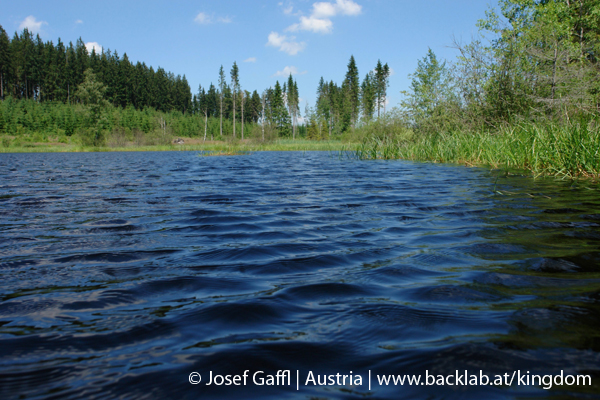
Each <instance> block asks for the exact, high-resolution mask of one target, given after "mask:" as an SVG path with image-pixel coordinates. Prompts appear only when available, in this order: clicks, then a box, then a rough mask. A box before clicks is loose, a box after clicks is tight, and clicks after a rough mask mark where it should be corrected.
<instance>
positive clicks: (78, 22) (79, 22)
mask: <svg viewBox="0 0 600 400" xmlns="http://www.w3.org/2000/svg"><path fill="white" fill-rule="evenodd" d="M75 23H76V24H83V20H81V19H78V20H77V21H75Z"/></svg>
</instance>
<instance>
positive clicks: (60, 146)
mask: <svg viewBox="0 0 600 400" xmlns="http://www.w3.org/2000/svg"><path fill="white" fill-rule="evenodd" d="M183 139H184V142H185V143H184V144H174V143H172V144H168V145H151V146H135V145H128V146H123V147H109V146H101V147H93V146H82V145H77V144H64V143H36V144H28V145H27V146H19V147H0V153H81V152H125V151H207V152H217V153H232V154H234V153H243V152H255V151H340V150H346V149H347V148H348V144H344V143H342V142H341V141H339V140H330V141H314V140H301V139H297V140H291V139H280V140H275V141H271V142H260V141H249V140H246V141H234V142H224V141H213V142H206V143H202V142H200V143H198V142H197V141H191V140H190V139H189V138H183ZM190 142H191V143H190Z"/></svg>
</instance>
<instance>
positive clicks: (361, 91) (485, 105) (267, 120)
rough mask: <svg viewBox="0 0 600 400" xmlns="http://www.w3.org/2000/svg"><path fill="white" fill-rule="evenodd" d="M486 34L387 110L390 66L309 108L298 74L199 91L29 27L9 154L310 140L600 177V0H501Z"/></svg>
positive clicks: (2, 69)
mask: <svg viewBox="0 0 600 400" xmlns="http://www.w3.org/2000/svg"><path fill="white" fill-rule="evenodd" d="M477 25H478V27H479V33H478V35H477V36H475V37H473V38H472V39H471V40H470V41H469V42H466V43H465V42H462V41H461V40H459V39H453V40H452V39H449V40H451V46H452V47H454V48H455V49H456V54H457V56H456V58H455V59H453V60H441V59H438V57H437V56H436V54H435V53H434V51H432V50H431V49H429V50H426V51H424V57H423V58H422V59H420V60H419V61H418V64H417V68H416V70H415V71H414V73H413V74H411V75H410V77H409V78H410V80H411V81H410V82H411V83H410V87H409V88H408V90H406V91H404V92H402V95H403V98H402V100H401V102H400V104H398V105H397V106H396V107H393V108H389V107H388V108H389V109H386V100H387V90H388V85H389V77H390V68H389V66H388V65H387V64H384V63H382V62H381V61H378V62H377V64H376V65H374V66H373V69H372V70H370V71H369V72H368V73H367V74H365V75H364V76H363V78H362V81H361V76H360V75H359V71H358V68H357V65H356V60H355V59H354V57H353V56H350V58H349V61H348V64H347V72H346V74H345V76H344V77H340V78H342V79H341V83H336V82H334V81H333V80H326V79H324V78H323V77H322V78H321V80H320V82H319V83H318V86H317V88H316V95H317V96H316V102H315V104H314V105H313V106H306V107H305V109H304V110H300V107H299V88H298V86H297V83H296V81H295V80H294V77H293V76H291V75H290V77H289V78H288V79H287V80H284V81H283V82H281V83H280V82H279V81H278V82H276V84H275V85H274V86H273V87H269V88H265V89H258V90H252V91H250V90H246V88H243V87H242V85H241V84H240V82H242V81H243V77H241V76H240V72H239V68H238V66H237V64H236V63H234V64H233V65H232V66H231V68H230V69H229V68H228V70H229V71H227V70H226V69H225V68H224V67H223V66H221V68H220V69H219V71H218V72H217V73H216V76H215V78H216V84H213V83H212V82H211V83H209V84H206V85H205V86H200V87H199V88H198V89H197V91H196V92H195V93H192V90H191V89H190V87H189V84H188V82H187V79H186V77H185V75H184V76H179V75H177V76H175V75H174V74H173V73H171V72H167V71H165V70H164V69H162V68H160V67H158V68H157V69H156V70H155V69H154V68H153V67H148V66H147V65H146V64H145V63H143V62H136V63H135V65H134V64H133V63H131V62H130V61H129V59H128V57H127V54H126V53H123V56H122V57H121V56H119V53H118V52H117V51H111V50H109V49H107V50H103V51H102V52H101V54H96V52H95V51H94V50H92V51H91V53H89V52H88V51H87V49H86V48H85V45H84V42H83V40H82V39H79V40H77V41H76V43H75V45H73V44H72V43H69V44H68V45H65V44H64V43H63V42H62V41H61V40H60V39H58V40H57V43H56V45H55V44H53V43H52V42H51V41H50V42H46V43H44V42H43V41H42V40H41V39H40V37H39V36H36V37H34V36H33V35H32V34H31V33H30V32H28V31H27V30H24V31H23V32H21V33H15V34H14V36H13V38H12V39H10V38H9V36H8V34H7V33H6V32H5V31H4V30H3V29H2V28H0V95H1V97H2V99H3V101H2V102H0V135H2V138H3V139H2V145H3V146H4V147H8V148H17V147H22V146H28V145H31V143H39V142H48V141H57V142H63V143H67V142H69V143H79V144H81V145H86V146H111V147H123V146H126V145H128V144H138V145H140V144H167V143H171V141H172V138H173V137H175V136H182V137H189V138H201V139H202V140H203V141H217V140H219V141H220V140H238V139H256V140H260V141H269V140H273V139H280V138H289V139H292V140H294V139H297V138H302V139H307V140H338V141H339V140H343V141H345V142H347V143H355V144H357V145H358V147H357V148H358V149H359V155H360V157H363V158H397V157H400V158H411V159H422V160H431V161H442V162H448V161H451V162H466V163H471V164H491V165H500V164H504V165H506V166H507V167H508V166H511V165H518V166H520V167H525V168H530V169H533V170H541V171H543V170H545V169H548V165H550V164H553V163H554V164H556V163H557V161H556V160H557V159H558V158H561V157H562V156H561V157H558V156H556V154H559V155H564V154H566V153H569V154H573V155H574V156H573V157H575V156H576V157H581V155H582V154H585V159H580V158H575V159H573V157H571V156H569V157H566V156H565V157H564V158H565V160H567V159H568V165H563V164H560V163H559V166H558V167H556V170H557V171H562V170H564V171H569V173H571V174H575V175H577V174H580V173H581V174H592V175H594V174H597V173H598V171H600V161H599V159H600V155H599V154H598V153H599V150H598V137H599V133H598V132H599V131H598V130H599V127H598V125H599V124H598V118H599V116H600V63H599V62H598V55H599V53H600V0H500V1H499V7H498V8H497V9H490V10H489V11H488V12H486V14H485V16H483V18H482V19H481V20H479V21H478V23H477ZM207 78H209V77H207ZM303 90H309V89H303ZM574 132H578V133H577V135H579V136H578V138H575V137H574V136H573V135H574ZM28 143H29V144H28ZM536 143H537V146H536V145H535V144H536ZM557 143H562V144H561V145H560V146H563V145H564V146H566V147H564V148H563V147H560V146H559V145H558V144H557ZM544 146H546V148H544ZM557 146H558V147H557ZM497 149H502V150H501V151H500V154H497V153H498V152H497V151H496V150H497ZM542 149H544V150H543V153H541V151H542ZM514 152H516V153H514ZM513 153H514V154H513ZM486 154H488V155H487V156H486ZM507 160H508V161H507ZM517 160H518V161H517ZM565 162H567V161H565Z"/></svg>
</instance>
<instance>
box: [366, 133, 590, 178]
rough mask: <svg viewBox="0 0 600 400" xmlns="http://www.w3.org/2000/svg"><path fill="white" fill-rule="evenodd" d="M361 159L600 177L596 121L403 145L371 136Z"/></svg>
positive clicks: (454, 135)
mask: <svg viewBox="0 0 600 400" xmlns="http://www.w3.org/2000/svg"><path fill="white" fill-rule="evenodd" d="M355 154H356V157H357V158H360V159H397V158H400V159H406V160H419V161H433V162H452V163H464V164H467V165H469V164H470V165H489V166H492V167H494V168H507V169H508V168H518V169H527V170H530V171H532V172H533V173H534V174H535V175H557V176H567V177H579V176H587V177H596V178H598V177H600V127H599V125H598V123H597V122H594V121H592V122H587V123H568V124H564V125H557V124H550V123H548V124H533V123H525V124H520V125H516V126H509V127H505V128H501V129H500V130H499V131H498V132H496V133H494V134H490V133H486V132H475V133H473V132H461V131H459V132H452V133H438V134H435V135H428V136H423V137H419V138H416V139H414V140H412V141H401V140H397V139H389V138H386V137H384V138H370V139H367V140H365V141H363V143H362V144H361V145H360V146H359V147H358V148H357V149H356V151H355Z"/></svg>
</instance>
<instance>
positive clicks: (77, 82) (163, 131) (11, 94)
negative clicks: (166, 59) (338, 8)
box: [0, 27, 389, 147]
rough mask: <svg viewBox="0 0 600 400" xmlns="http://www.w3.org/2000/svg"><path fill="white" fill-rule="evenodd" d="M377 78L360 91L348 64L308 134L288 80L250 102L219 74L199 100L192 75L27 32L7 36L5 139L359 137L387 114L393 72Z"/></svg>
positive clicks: (379, 72)
mask: <svg viewBox="0 0 600 400" xmlns="http://www.w3.org/2000/svg"><path fill="white" fill-rule="evenodd" d="M374 71H375V72H370V73H369V74H367V75H366V77H365V80H364V81H363V82H362V85H361V84H360V79H359V76H358V69H357V67H356V62H355V60H354V57H352V56H351V57H350V61H349V63H348V73H347V74H346V77H345V79H344V81H343V83H342V85H337V84H336V83H334V82H333V81H329V82H325V81H324V80H323V78H321V81H320V83H319V87H318V101H317V104H316V105H315V107H314V110H312V109H310V108H307V110H305V111H306V112H307V114H306V115H305V116H308V121H309V123H308V124H306V125H305V124H299V121H300V120H302V115H301V111H300V109H299V91H298V85H297V83H296V81H295V80H294V78H293V77H292V76H291V75H290V76H289V78H288V79H287V80H286V81H284V82H282V83H281V84H280V83H279V81H277V82H276V84H275V85H274V87H269V88H267V89H265V90H262V91H261V93H259V92H258V91H257V90H253V91H252V92H250V91H248V90H245V89H242V87H241V85H240V73H239V68H238V66H237V64H236V63H235V62H234V63H233V65H232V67H231V70H230V71H229V73H227V72H226V71H225V69H224V68H223V66H221V68H220V69H219V71H218V75H217V85H216V86H215V85H214V84H213V83H210V84H209V85H208V86H207V87H202V86H200V87H199V88H198V90H197V92H196V93H195V94H192V93H191V89H190V86H189V84H188V82H187V79H186V77H185V75H184V76H180V75H177V76H175V75H174V74H173V73H171V72H167V71H165V70H164V69H162V68H160V67H158V68H157V69H156V70H154V68H153V67H152V66H150V67H148V66H147V65H146V64H145V63H143V62H139V61H138V62H137V63H135V64H133V63H131V62H130V61H129V58H128V57H127V53H123V56H122V57H120V56H119V53H118V52H117V51H116V50H115V51H111V50H110V49H107V50H103V51H102V52H101V54H97V53H96V51H95V49H92V51H91V52H88V50H87V49H86V47H85V44H84V42H83V40H82V39H81V38H79V39H78V40H77V42H76V44H75V45H73V43H72V42H70V43H69V44H68V45H65V44H64V43H63V42H62V41H61V39H58V40H57V44H56V45H54V43H53V42H51V41H48V42H46V43H44V42H43V41H42V40H41V38H40V37H39V35H36V36H35V37H34V36H33V35H32V34H31V33H30V32H29V31H28V30H27V29H24V30H23V31H22V32H21V33H17V32H15V34H14V36H13V38H12V39H10V38H9V36H8V34H7V33H6V31H5V30H4V29H3V28H2V27H0V96H1V98H2V100H3V101H2V102H1V103H0V133H2V134H4V135H5V136H4V138H3V144H4V145H5V147H9V146H11V144H12V145H14V146H22V145H23V144H24V143H25V142H27V141H29V142H34V143H38V142H45V141H46V142H47V141H48V140H49V138H55V140H57V141H59V142H63V143H66V142H67V141H69V140H70V137H72V136H75V137H76V138H77V139H78V140H79V141H80V142H81V143H82V144H85V145H92V146H103V145H105V144H107V143H112V144H116V145H119V146H121V145H123V144H125V143H127V142H128V141H129V142H132V143H137V144H141V143H145V144H148V143H149V144H166V143H169V142H170V140H171V138H172V137H173V136H184V137H202V138H203V140H207V139H208V140H224V139H227V138H231V139H236V138H239V139H244V138H248V137H249V136H254V137H260V138H261V139H262V140H265V139H269V138H270V139H272V138H274V137H275V138H278V137H291V138H292V139H295V138H296V137H297V136H303V137H307V136H308V138H309V139H326V138H327V139H330V138H332V137H339V136H340V134H341V133H343V132H345V131H347V130H348V129H349V128H350V127H355V126H356V125H357V123H358V121H359V116H361V117H362V120H367V119H371V118H372V117H373V116H374V115H375V114H379V113H380V109H381V108H382V105H383V104H384V102H385V95H386V88H387V80H388V78H389V67H388V66H387V64H385V65H382V64H381V62H378V64H377V66H376V68H375V70H374ZM234 121H235V123H234ZM307 127H308V129H307Z"/></svg>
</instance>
